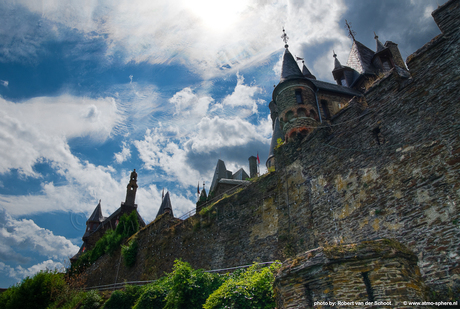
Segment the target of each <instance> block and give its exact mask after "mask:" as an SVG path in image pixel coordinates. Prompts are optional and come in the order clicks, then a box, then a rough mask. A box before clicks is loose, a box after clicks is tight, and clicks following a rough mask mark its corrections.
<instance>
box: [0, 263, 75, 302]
mask: <svg viewBox="0 0 460 309" xmlns="http://www.w3.org/2000/svg"><path fill="white" fill-rule="evenodd" d="M66 289H67V284H66V282H65V280H64V274H62V273H58V272H56V271H40V272H38V273H37V274H36V275H35V276H33V277H32V278H30V277H26V278H25V279H23V280H22V282H21V283H18V284H17V285H15V286H12V287H10V288H9V289H8V290H6V291H5V292H3V293H2V294H0V308H3V309H10V308H11V309H17V308H30V309H34V308H37V309H41V308H47V307H48V306H49V305H50V304H51V303H52V302H54V301H55V300H56V299H57V298H58V297H59V295H61V294H62V293H63V292H64V291H65V290H66Z"/></svg>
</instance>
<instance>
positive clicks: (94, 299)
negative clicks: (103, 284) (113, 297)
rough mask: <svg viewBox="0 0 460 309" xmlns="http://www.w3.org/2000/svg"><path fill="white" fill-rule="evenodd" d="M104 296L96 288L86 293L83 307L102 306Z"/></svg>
mask: <svg viewBox="0 0 460 309" xmlns="http://www.w3.org/2000/svg"><path fill="white" fill-rule="evenodd" d="M101 303H102V297H101V296H100V295H99V293H98V292H97V291H96V290H91V291H89V292H86V293H85V296H84V298H83V301H82V305H81V307H80V308H81V309H97V308H99V307H100V306H101Z"/></svg>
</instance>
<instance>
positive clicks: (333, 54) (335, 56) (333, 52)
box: [332, 50, 337, 58]
mask: <svg viewBox="0 0 460 309" xmlns="http://www.w3.org/2000/svg"><path fill="white" fill-rule="evenodd" d="M332 57H334V58H337V54H336V53H335V51H334V50H332Z"/></svg>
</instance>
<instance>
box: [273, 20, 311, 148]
mask: <svg viewBox="0 0 460 309" xmlns="http://www.w3.org/2000/svg"><path fill="white" fill-rule="evenodd" d="M283 32H284V29H283ZM282 38H283V40H284V42H285V46H284V47H285V51H284V55H283V62H282V66H281V77H280V82H279V84H278V85H277V86H276V87H275V90H274V91H273V103H274V104H275V105H276V110H277V112H278V113H279V116H278V118H279V122H280V129H281V132H282V134H283V136H284V139H285V140H287V141H289V140H291V139H293V138H295V137H296V136H299V135H300V136H306V135H308V134H310V133H311V132H312V131H313V130H314V129H315V128H316V127H317V126H318V125H319V123H320V116H319V112H318V109H317V105H318V104H317V100H316V94H315V90H314V89H315V86H314V84H313V83H312V80H313V79H314V76H313V75H312V74H311V73H310V71H308V69H307V68H306V67H305V69H306V71H305V73H306V75H304V74H303V73H302V72H301V71H300V69H299V66H298V65H297V63H296V61H295V60H294V57H293V56H292V54H291V53H290V52H289V49H288V47H289V46H288V45H287V40H288V37H287V35H286V33H285V32H284V33H283V36H282Z"/></svg>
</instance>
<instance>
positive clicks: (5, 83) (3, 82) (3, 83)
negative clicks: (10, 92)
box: [0, 79, 9, 87]
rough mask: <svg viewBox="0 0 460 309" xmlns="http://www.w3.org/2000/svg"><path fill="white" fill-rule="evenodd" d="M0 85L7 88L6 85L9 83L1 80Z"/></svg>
mask: <svg viewBox="0 0 460 309" xmlns="http://www.w3.org/2000/svg"><path fill="white" fill-rule="evenodd" d="M0 84H1V85H2V86H5V87H8V84H9V83H8V81H7V80H1V79H0Z"/></svg>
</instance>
